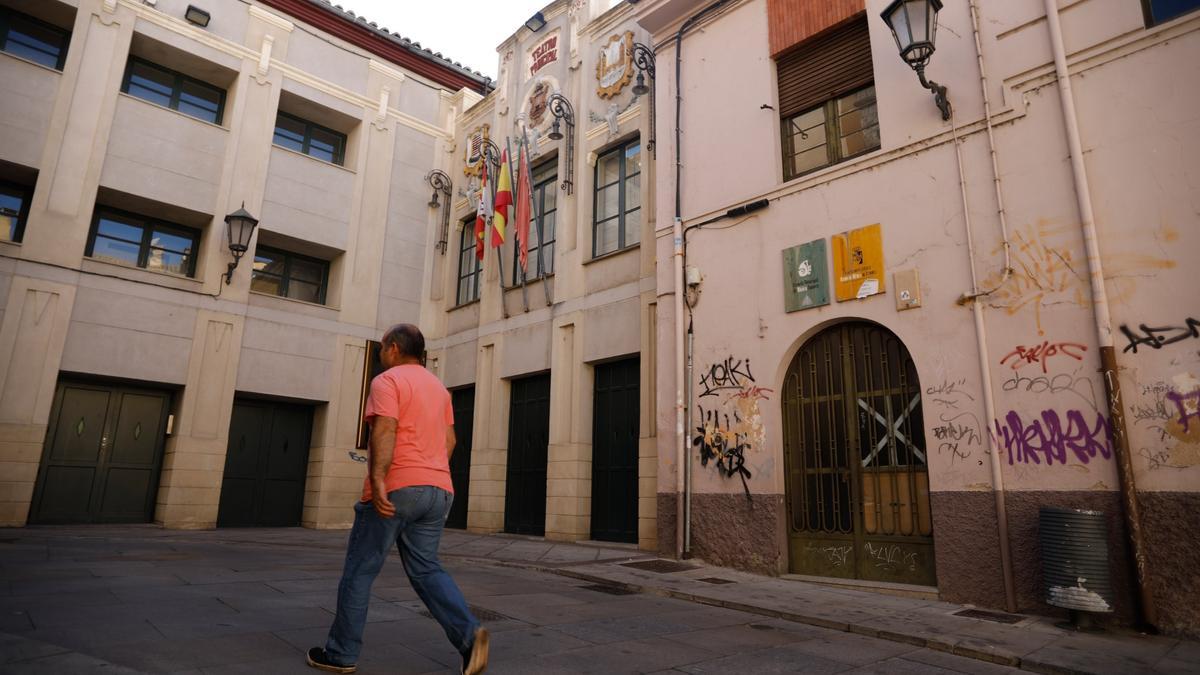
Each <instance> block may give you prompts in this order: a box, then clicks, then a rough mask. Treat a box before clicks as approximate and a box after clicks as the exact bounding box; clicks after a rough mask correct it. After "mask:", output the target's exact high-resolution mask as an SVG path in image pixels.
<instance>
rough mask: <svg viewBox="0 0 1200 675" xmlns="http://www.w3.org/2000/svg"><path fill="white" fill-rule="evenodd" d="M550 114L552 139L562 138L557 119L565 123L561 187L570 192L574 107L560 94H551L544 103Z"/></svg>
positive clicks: (573, 180) (572, 162)
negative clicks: (565, 138)
mask: <svg viewBox="0 0 1200 675" xmlns="http://www.w3.org/2000/svg"><path fill="white" fill-rule="evenodd" d="M546 107H547V109H548V110H549V111H550V114H551V115H554V124H553V125H551V127H550V133H549V134H548V136H549V137H550V140H552V141H561V140H562V139H563V133H562V130H561V129H560V127H559V121H560V120H561V121H564V122H566V123H567V177H566V179H565V180H563V182H562V189H564V190H566V191H567V194H571V189H572V187H574V185H575V109H574V108H572V107H571V102H570V101H568V100H567V97H565V96H563V95H562V94H558V93H555V94H551V95H550V100H549V101H547V104H546Z"/></svg>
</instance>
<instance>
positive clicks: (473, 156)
mask: <svg viewBox="0 0 1200 675" xmlns="http://www.w3.org/2000/svg"><path fill="white" fill-rule="evenodd" d="M490 132H491V126H490V125H487V124H481V125H479V126H477V127H475V128H474V129H473V130H471V133H470V134H467V142H466V143H464V144H463V175H464V176H478V175H480V173H482V172H483V143H484V141H486V140H487V139H488V134H489V133H490Z"/></svg>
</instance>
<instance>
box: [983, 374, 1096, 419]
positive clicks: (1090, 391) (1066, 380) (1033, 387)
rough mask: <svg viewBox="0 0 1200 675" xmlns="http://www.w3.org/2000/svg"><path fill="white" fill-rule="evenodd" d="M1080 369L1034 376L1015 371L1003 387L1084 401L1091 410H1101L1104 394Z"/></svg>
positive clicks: (1079, 401)
mask: <svg viewBox="0 0 1200 675" xmlns="http://www.w3.org/2000/svg"><path fill="white" fill-rule="evenodd" d="M1080 370H1081V369H1080V368H1076V369H1075V370H1073V371H1071V372H1069V373H1056V374H1054V375H1034V376H1029V375H1022V374H1020V373H1013V374H1012V375H1011V376H1010V377H1008V379H1006V380H1004V382H1003V383H1002V384H1001V388H1002V389H1003V390H1004V391H1006V392H1018V393H1025V394H1051V395H1054V396H1062V397H1066V398H1067V400H1068V401H1069V402H1071V403H1075V404H1076V405H1078V404H1079V403H1083V404H1084V405H1086V406H1087V407H1088V409H1089V410H1096V411H1099V410H1100V403H1101V402H1102V401H1103V396H1097V395H1096V384H1095V383H1094V382H1092V380H1091V378H1089V377H1087V376H1086V375H1081V374H1080Z"/></svg>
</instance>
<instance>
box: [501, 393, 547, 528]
mask: <svg viewBox="0 0 1200 675" xmlns="http://www.w3.org/2000/svg"><path fill="white" fill-rule="evenodd" d="M549 445H550V375H549V374H548V373H547V374H545V375H535V376H533V377H526V378H522V379H519V380H513V381H512V406H511V410H510V412H509V418H508V469H507V472H506V484H505V488H504V531H505V532H511V533H513V534H531V535H536V536H539V537H540V536H542V535H544V534H545V533H546V454H547V450H548V449H549Z"/></svg>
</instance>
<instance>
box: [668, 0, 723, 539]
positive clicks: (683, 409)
mask: <svg viewBox="0 0 1200 675" xmlns="http://www.w3.org/2000/svg"><path fill="white" fill-rule="evenodd" d="M727 2H729V0H717V2H714V3H713V4H711V5H709V6H708V7H705V8H704V9H702V10H700V11H699V12H697V13H695V14H693V15H692V16H690V17H688V19H687V20H686V21H684V22H683V25H682V26H680V27H679V31H678V32H677V33H675V219H674V221H673V222H672V232H671V235H672V237H673V238H674V253H673V254H672V260H673V262H674V265H673V267H674V269H673V270H672V272H673V273H674V275H675V447H676V448H677V449H678V451H679V463H678V466H677V467H676V471H675V476H676V481H675V484H676V489H677V493H676V499H675V506H676V510H675V515H676V518H675V557H676V558H682V557H683V554H684V530H685V529H689V530H690V528H688V526H687V525H685V523H687V524H688V525H690V524H691V519H692V513H691V489H690V487H688V484H687V483H686V482H685V481H684V478H683V473H684V471H686V470H688V462H689V458H690V452H689V448H690V445H689V444H688V438H687V428H686V426H687V413H688V406H689V405H690V401H687V400H686V399H685V398H684V395H685V392H684V389H685V381H684V370H685V365H684V326H683V213H682V211H683V209H682V206H681V205H682V200H681V196H680V192H681V190H680V182H679V181H680V177H681V176H682V174H683V157H682V148H681V143H680V136H681V131H680V129H679V120H680V118H681V117H682V113H683V88H682V86H681V82H680V75H681V73H682V72H683V55H682V49H683V34H684V33H686V32H687V31H688V29H689V28H691V27H692V26H693V25H695V24H696V22H697V21H699V20H700V19H702V18H703V17H704V16H706V15H708V14H709V13H711V12H713V11H715V10H716V9H718V8H720V7H721V6H722V5H724V4H726V3H727Z"/></svg>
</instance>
